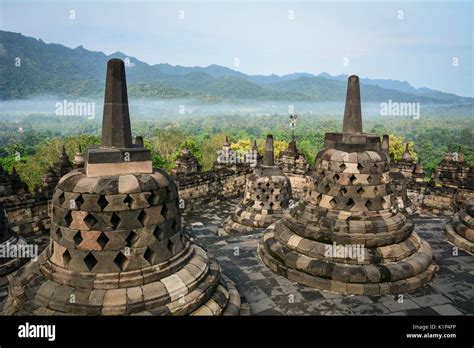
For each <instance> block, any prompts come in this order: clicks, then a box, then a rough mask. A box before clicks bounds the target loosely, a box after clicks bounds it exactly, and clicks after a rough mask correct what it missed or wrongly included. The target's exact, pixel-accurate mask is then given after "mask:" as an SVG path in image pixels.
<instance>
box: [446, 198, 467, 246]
mask: <svg viewBox="0 0 474 348" xmlns="http://www.w3.org/2000/svg"><path fill="white" fill-rule="evenodd" d="M444 234H445V236H446V239H447V240H448V241H450V242H451V243H453V244H454V245H455V246H457V247H458V248H461V249H464V250H466V251H468V252H469V253H471V254H474V198H471V199H470V200H468V201H467V202H465V203H464V206H463V208H462V209H461V210H460V211H459V212H457V213H456V214H455V215H454V217H453V218H452V219H451V220H450V221H449V222H448V223H447V224H446V225H445V226H444Z"/></svg>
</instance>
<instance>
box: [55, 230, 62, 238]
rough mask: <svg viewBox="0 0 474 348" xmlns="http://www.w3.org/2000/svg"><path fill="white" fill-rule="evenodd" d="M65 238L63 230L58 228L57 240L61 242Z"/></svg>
mask: <svg viewBox="0 0 474 348" xmlns="http://www.w3.org/2000/svg"><path fill="white" fill-rule="evenodd" d="M62 238H63V233H62V232H61V229H60V228H58V229H56V239H57V240H61V239H62Z"/></svg>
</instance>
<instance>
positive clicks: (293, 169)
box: [276, 115, 308, 199]
mask: <svg viewBox="0 0 474 348" xmlns="http://www.w3.org/2000/svg"><path fill="white" fill-rule="evenodd" d="M296 119H297V115H290V124H291V141H290V143H289V144H288V147H287V148H286V150H285V151H283V152H282V153H280V155H279V156H278V158H277V160H276V164H277V165H279V166H280V167H281V169H282V170H283V174H285V175H286V176H287V177H288V178H289V179H290V182H291V192H292V196H293V198H296V199H300V198H303V197H304V195H305V193H306V191H307V189H308V185H307V184H308V183H307V177H306V175H307V172H308V162H307V161H306V157H305V155H304V154H303V153H302V152H301V151H299V150H298V147H297V144H296V136H295V128H296Z"/></svg>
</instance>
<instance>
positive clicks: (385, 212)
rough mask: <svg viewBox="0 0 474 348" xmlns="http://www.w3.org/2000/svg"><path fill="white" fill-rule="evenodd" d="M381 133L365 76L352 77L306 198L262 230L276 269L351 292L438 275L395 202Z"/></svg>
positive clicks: (391, 289) (389, 288) (410, 284)
mask: <svg viewBox="0 0 474 348" xmlns="http://www.w3.org/2000/svg"><path fill="white" fill-rule="evenodd" d="M389 171H390V167H389V159H388V156H387V154H386V150H385V149H382V146H381V141H380V138H379V137H378V136H376V135H372V134H364V133H363V132H362V118H361V105H360V91H359V78H358V77H357V76H350V77H349V80H348V90H347V97H346V106H345V112H344V121H343V129H342V132H341V133H327V134H326V136H325V144H324V149H323V150H321V151H320V152H319V153H318V155H317V157H316V162H315V166H314V169H313V171H312V173H311V177H310V187H309V191H308V193H307V195H306V197H305V199H304V200H302V201H300V202H298V203H297V204H296V205H295V206H294V207H293V208H292V209H289V210H287V211H286V212H285V213H284V217H283V219H281V220H280V221H278V222H276V223H275V224H273V225H272V226H270V227H269V228H268V229H267V230H266V231H265V233H264V235H263V236H262V239H261V241H260V244H259V255H260V257H261V259H262V260H263V262H264V263H265V264H266V265H267V266H268V267H270V268H271V269H272V270H273V271H274V272H276V273H279V274H280V275H282V276H284V277H286V278H288V279H290V280H293V281H297V282H299V283H301V284H304V285H307V286H311V287H314V288H317V289H322V290H329V291H333V292H338V293H343V294H364V295H383V294H398V293H401V292H405V291H409V290H413V289H416V288H418V287H420V286H422V285H423V284H426V283H427V282H428V281H430V280H431V278H432V276H433V274H434V272H435V270H436V266H435V264H434V263H433V261H432V258H433V256H432V250H431V247H430V246H429V245H428V244H427V243H426V242H425V241H423V240H422V239H421V238H420V237H419V236H418V235H417V234H416V233H415V232H414V231H413V230H414V224H413V223H412V222H411V221H410V220H409V219H408V218H407V217H406V216H404V215H403V214H402V213H401V212H399V211H398V209H397V207H396V205H394V204H393V202H392V195H391V192H390V177H389Z"/></svg>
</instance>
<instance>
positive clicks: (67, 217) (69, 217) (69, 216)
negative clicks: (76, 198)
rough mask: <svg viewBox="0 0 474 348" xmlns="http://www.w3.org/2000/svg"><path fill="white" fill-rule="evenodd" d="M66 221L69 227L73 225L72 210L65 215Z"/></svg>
mask: <svg viewBox="0 0 474 348" xmlns="http://www.w3.org/2000/svg"><path fill="white" fill-rule="evenodd" d="M64 222H65V223H66V226H67V227H69V226H70V225H71V223H72V214H71V211H70V210H69V211H68V212H67V213H66V215H65V216H64Z"/></svg>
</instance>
